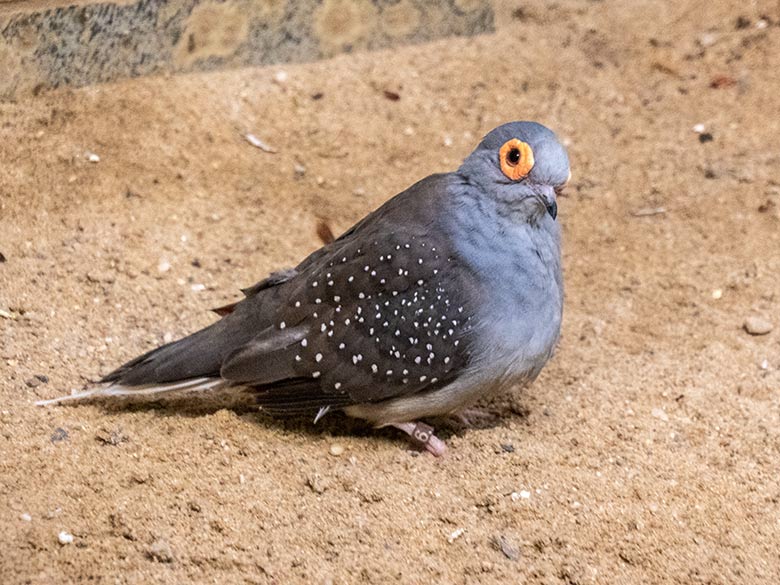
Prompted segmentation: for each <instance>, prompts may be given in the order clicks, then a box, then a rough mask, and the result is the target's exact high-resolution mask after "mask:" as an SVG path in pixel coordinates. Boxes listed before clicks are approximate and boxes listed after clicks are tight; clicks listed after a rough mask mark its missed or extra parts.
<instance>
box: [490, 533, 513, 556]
mask: <svg viewBox="0 0 780 585" xmlns="http://www.w3.org/2000/svg"><path fill="white" fill-rule="evenodd" d="M491 544H492V545H493V547H494V548H495V549H496V550H499V551H501V553H503V555H504V556H505V557H506V558H508V559H509V560H510V561H516V560H517V559H519V558H520V549H518V548H517V547H516V546H515V545H514V544H512V543H511V542H510V541H509V539H507V537H506V536H504V535H503V534H501V535H498V536H494V537H493V538H492V539H491Z"/></svg>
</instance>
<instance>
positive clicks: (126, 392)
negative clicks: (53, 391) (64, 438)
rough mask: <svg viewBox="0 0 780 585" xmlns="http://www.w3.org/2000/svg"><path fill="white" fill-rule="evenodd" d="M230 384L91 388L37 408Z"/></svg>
mask: <svg viewBox="0 0 780 585" xmlns="http://www.w3.org/2000/svg"><path fill="white" fill-rule="evenodd" d="M227 384H228V382H226V381H225V380H223V379H222V378H193V379H191V380H185V381H183V382H172V383H170V384H148V385H145V386H123V385H122V384H107V385H104V386H101V387H98V388H91V389H89V390H83V391H81V392H75V393H73V394H69V395H67V396H59V397H58V398H51V399H49V400H39V401H37V402H36V403H35V404H36V405H37V406H49V405H51V404H61V403H63V402H71V401H80V400H90V399H101V398H113V397H126V398H129V397H133V396H151V395H154V394H169V393H173V392H182V393H183V392H203V391H205V390H216V389H218V388H220V387H221V386H224V385H227Z"/></svg>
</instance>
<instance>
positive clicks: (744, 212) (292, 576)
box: [0, 0, 780, 585]
mask: <svg viewBox="0 0 780 585" xmlns="http://www.w3.org/2000/svg"><path fill="white" fill-rule="evenodd" d="M544 4H546V3H543V2H541V1H539V2H530V3H525V2H524V3H522V4H521V5H519V4H511V5H510V3H500V5H499V22H500V26H499V32H498V33H497V34H496V35H494V36H487V37H481V38H477V39H454V40H447V41H442V42H439V43H436V44H433V45H427V46H418V47H410V48H406V49H402V50H394V51H391V52H386V53H373V54H361V55H357V56H343V57H339V58H336V59H334V60H332V61H328V62H322V63H316V64H312V65H305V66H295V67H284V68H283V69H284V70H285V71H286V72H287V73H288V78H287V80H286V81H285V82H284V83H278V82H277V81H274V76H275V73H276V72H277V71H278V70H279V69H281V68H274V69H270V70H242V71H233V72H227V73H216V74H199V75H192V76H186V77H177V78H171V79H147V80H136V81H128V82H124V83H118V84H115V85H107V86H101V87H95V88H87V89H83V90H78V91H71V90H58V91H53V92H48V93H44V94H42V95H41V96H39V97H38V98H37V99H35V100H33V101H28V100H23V101H19V103H10V104H2V105H0V119H1V120H2V126H1V127H0V160H2V164H1V165H0V205H1V207H0V214H1V215H0V252H2V254H3V255H4V257H5V261H4V262H2V263H0V309H2V310H3V313H1V314H0V315H1V316H0V332H2V337H0V342H1V345H0V405H1V408H2V410H1V411H0V494H1V495H0V582H2V583H3V584H5V585H10V584H16V583H84V582H92V583H148V582H160V583H183V582H210V583H259V584H265V583H280V584H281V583H317V584H320V583H321V584H325V583H334V584H338V583H361V582H363V583H396V582H399V583H423V582H424V583H453V584H458V583H545V584H557V583H564V584H585V583H628V584H640V583H681V584H682V583H685V584H687V583H709V584H721V583H722V584H733V583H777V582H778V580H779V579H780V478H779V477H778V476H779V475H780V474H779V470H780V463H779V462H780V180H779V179H778V174H777V173H778V165H779V164H780V149H779V148H778V145H777V137H778V136H779V135H780V117H778V116H777V112H778V111H780V73H779V72H780V27H779V26H778V23H779V22H780V11H779V10H778V6H777V5H776V3H775V2H774V1H771V2H761V1H759V2H751V3H749V5H747V4H746V5H745V7H742V8H738V9H735V8H732V7H729V4H732V3H729V2H725V1H724V2H705V1H686V2H662V1H658V0H656V1H648V2H644V3H641V7H638V6H637V5H636V4H639V3H636V4H635V3H633V2H616V1H613V2H589V1H584V0H583V1H576V0H566V1H561V2H558V3H557V4H556V5H554V7H552V8H548V9H545V8H544V7H543V5H544ZM762 16H763V17H764V18H765V20H764V21H763V24H762V23H761V22H760V18H761V17H762ZM386 91H389V92H396V93H397V94H398V95H400V99H398V100H392V99H388V97H387V95H386ZM523 118H527V119H537V120H540V121H543V122H544V123H546V124H547V125H549V126H550V127H552V128H554V129H555V130H556V131H557V132H558V133H559V135H560V136H561V137H562V138H563V139H565V140H566V142H567V143H568V144H569V145H570V154H571V158H572V168H573V171H574V179H573V185H572V187H571V188H570V189H569V195H568V197H567V198H565V199H563V200H562V201H561V202H560V216H559V217H560V221H561V223H562V225H563V228H564V234H565V269H566V281H567V294H568V297H567V305H566V315H565V323H564V333H563V339H562V342H561V346H560V349H559V352H558V354H557V356H556V357H555V359H554V360H553V362H552V363H551V364H550V365H549V366H548V368H547V369H546V370H545V371H544V373H543V374H542V376H541V377H540V378H539V380H537V382H536V383H535V384H534V385H533V386H532V387H531V388H529V389H527V390H525V391H522V392H520V391H517V392H515V393H513V394H512V395H511V396H507V397H505V398H502V399H501V400H499V401H497V402H496V403H495V404H494V405H493V407H494V408H495V409H496V410H497V411H498V412H499V413H500V418H499V420H498V421H497V422H495V423H493V424H491V425H488V426H487V427H486V428H472V429H463V428H452V429H450V430H448V431H446V432H445V434H444V436H445V437H446V438H447V439H448V442H449V445H450V452H449V454H448V455H447V456H446V457H443V458H441V459H438V460H437V459H434V458H432V457H430V456H428V455H427V454H422V455H421V454H418V453H416V452H413V451H410V450H409V447H408V444H407V443H406V442H405V440H404V439H403V438H402V437H400V436H399V435H398V434H396V433H393V432H380V433H376V432H373V431H371V430H370V429H368V428H366V427H365V426H363V425H361V424H357V423H351V422H348V421H345V420H343V419H339V418H337V417H334V418H332V419H330V420H327V419H326V423H325V424H324V425H323V424H320V425H318V426H317V427H316V428H314V427H312V426H311V425H310V424H309V423H308V422H305V421H304V422H296V421H283V422H274V421H270V420H267V419H266V418H263V417H261V416H260V415H259V414H257V413H251V412H246V411H244V412H241V411H239V412H236V411H234V410H228V409H224V408H222V407H221V406H220V405H218V404H216V405H215V404H213V403H209V402H205V403H204V402H197V403H192V404H175V405H164V404H160V403H155V404H152V405H148V406H135V407H131V408H123V407H119V408H117V407H110V408H101V407H99V406H95V405H86V406H77V407H57V408H47V409H42V408H37V407H35V406H33V402H34V401H35V400H37V399H41V398H50V397H53V396H56V395H59V394H62V393H67V392H69V391H70V389H71V388H78V387H81V386H82V385H83V384H84V383H85V382H86V381H88V380H91V379H95V378H96V377H98V376H99V375H100V374H101V373H106V372H107V371H109V370H110V369H112V368H113V367H114V366H116V365H118V364H119V363H121V362H123V361H124V360H125V359H127V358H130V357H133V356H134V355H136V354H138V353H140V352H141V351H144V350H146V349H149V348H151V347H153V346H155V345H157V344H159V343H162V342H163V340H165V339H170V338H171V337H173V338H175V337H177V336H181V335H184V334H186V333H187V332H190V331H193V330H194V329H196V328H198V327H201V326H204V325H206V324H207V323H209V322H211V321H212V320H213V319H215V316H214V315H213V314H211V313H209V312H208V309H209V308H211V307H213V306H217V305H220V304H224V303H225V302H228V301H230V300H232V299H235V298H237V296H238V295H237V290H238V288H239V287H240V286H247V285H249V284H252V283H253V282H255V281H256V280H258V279H259V278H261V277H262V276H264V275H265V274H266V273H267V272H268V271H270V270H273V269H277V268H280V267H284V266H288V265H291V264H294V263H295V262H296V261H297V260H298V259H300V258H301V257H303V255H305V254H307V253H308V252H310V251H312V250H313V249H315V248H316V247H318V245H319V242H318V239H317V236H316V230H315V226H316V224H317V221H318V220H319V219H325V220H327V221H328V222H330V224H331V225H332V226H333V228H334V230H335V231H337V232H338V231H342V230H344V229H346V228H347V227H349V226H350V225H351V224H352V223H353V222H354V221H356V220H358V219H359V218H360V217H362V216H363V215H364V214H365V213H366V212H367V211H369V210H370V209H372V208H374V207H376V206H378V205H379V204H380V203H382V202H383V201H384V200H385V199H387V198H388V197H390V196H392V195H393V194H394V193H396V192H398V191H399V190H401V189H403V188H405V187H406V186H408V185H409V184H411V183H412V182H413V181H415V180H417V179H419V178H421V177H423V176H425V175H427V174H429V173H431V172H436V171H441V170H449V169H453V168H455V167H456V166H457V165H458V164H459V161H460V160H461V159H462V157H464V156H465V155H466V154H467V153H468V152H470V150H471V149H472V148H473V146H474V145H475V144H476V142H477V141H478V139H479V138H480V137H481V135H482V134H483V133H485V132H486V131H488V130H489V129H491V128H492V127H494V126H496V125H497V124H499V123H501V122H504V121H507V120H511V119H523ZM696 124H703V131H702V132H700V133H697V132H695V131H694V130H693V127H694V125H696ZM246 132H253V133H255V134H256V135H257V136H259V137H261V138H262V139H263V140H264V141H266V142H267V143H268V144H270V145H272V146H273V147H275V148H276V149H277V150H278V152H277V153H275V154H271V153H265V152H262V151H261V150H258V149H257V148H254V147H253V146H251V145H250V144H248V143H247V142H246V141H245V140H244V138H243V137H242V136H243V134H244V133H246ZM710 138H711V140H709V139H710ZM90 153H94V154H97V155H98V156H99V158H100V160H99V162H90V160H89V156H90ZM296 167H297V171H296ZM304 167H305V172H303V168H304ZM168 265H169V266H170V268H169V269H168V270H165V269H166V268H167V266H168ZM161 269H163V270H161ZM749 317H759V318H762V319H764V320H767V321H768V322H769V324H770V325H774V330H772V331H771V332H770V333H768V334H766V335H760V336H755V335H750V334H748V333H747V332H746V331H745V330H744V329H743V323H744V322H745V320H746V319H747V318H749ZM46 380H47V381H46ZM334 445H338V446H339V447H342V448H343V453H342V454H340V455H333V454H332V453H331V449H332V447H333V446H334ZM61 532H65V533H67V535H72V538H73V540H72V542H71V543H69V544H61V543H60V542H59V535H60V533H61ZM62 536H63V538H65V540H68V538H67V536H66V535H62Z"/></svg>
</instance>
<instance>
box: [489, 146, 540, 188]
mask: <svg viewBox="0 0 780 585" xmlns="http://www.w3.org/2000/svg"><path fill="white" fill-rule="evenodd" d="M498 157H499V162H500V163H501V172H502V173H504V174H505V175H506V176H507V178H509V179H511V180H513V181H519V180H520V179H523V178H525V177H527V176H528V173H530V172H531V169H532V168H534V151H533V150H532V149H531V147H530V146H529V145H528V144H527V143H525V142H523V141H522V140H518V139H517V138H512V140H507V141H506V142H505V143H504V145H503V146H502V147H501V150H499V151H498Z"/></svg>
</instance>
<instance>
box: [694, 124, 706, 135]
mask: <svg viewBox="0 0 780 585" xmlns="http://www.w3.org/2000/svg"><path fill="white" fill-rule="evenodd" d="M693 131H694V132H696V134H701V133H702V132H704V124H696V125H694V127H693Z"/></svg>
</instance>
